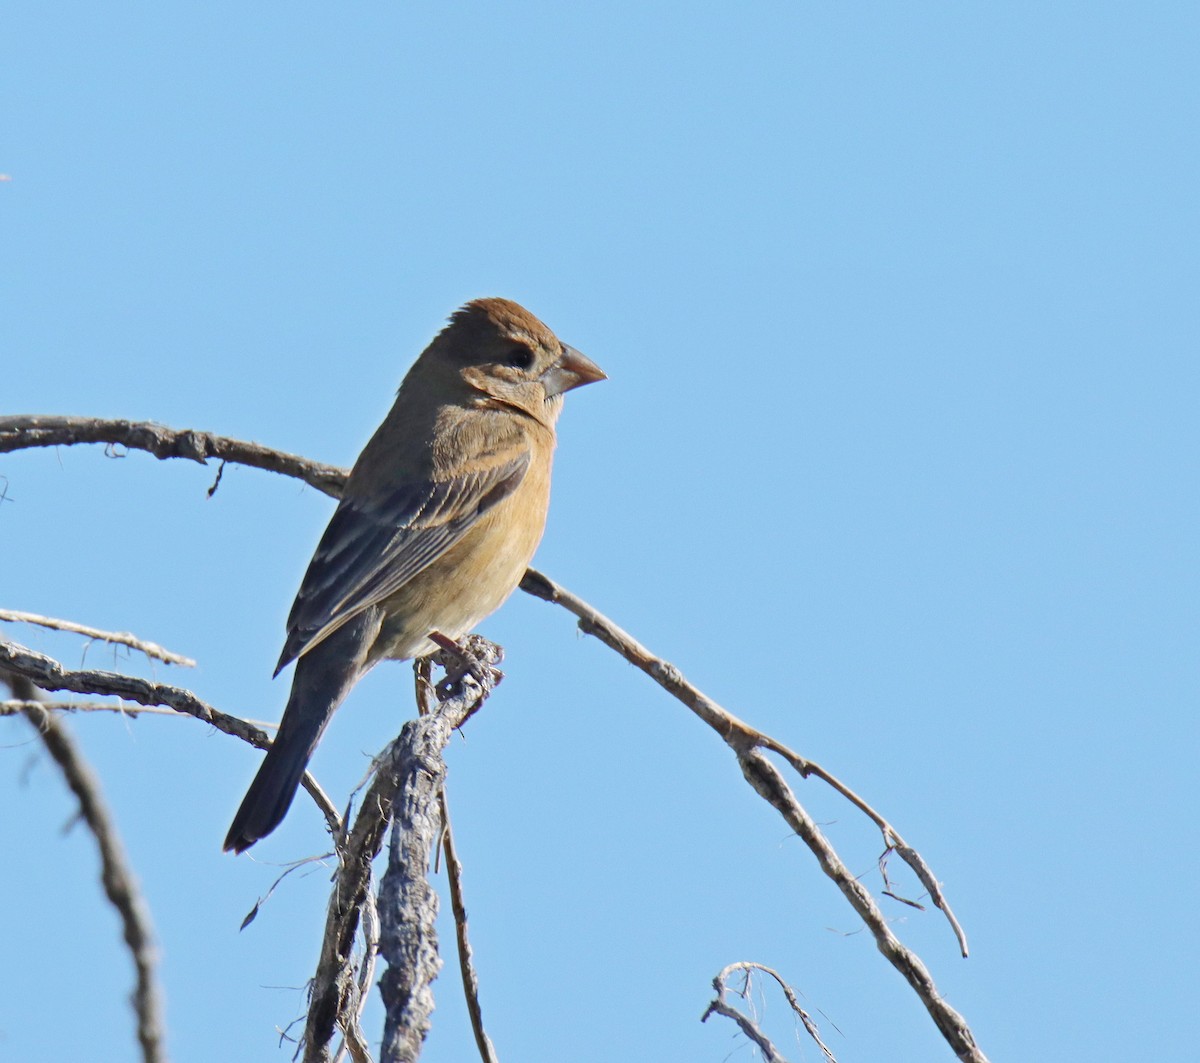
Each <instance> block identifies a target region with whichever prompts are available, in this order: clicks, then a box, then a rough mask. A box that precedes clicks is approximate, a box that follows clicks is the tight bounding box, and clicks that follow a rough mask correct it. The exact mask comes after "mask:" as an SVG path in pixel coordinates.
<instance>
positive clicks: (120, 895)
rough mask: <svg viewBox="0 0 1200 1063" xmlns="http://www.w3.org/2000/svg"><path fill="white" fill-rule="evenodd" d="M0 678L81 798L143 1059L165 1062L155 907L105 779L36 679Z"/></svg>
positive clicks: (7, 675)
mask: <svg viewBox="0 0 1200 1063" xmlns="http://www.w3.org/2000/svg"><path fill="white" fill-rule="evenodd" d="M0 679H3V680H4V681H5V682H6V683H7V685H8V686H9V687H10V688H11V690H12V692H13V695H14V697H16V698H17V699H19V700H20V701H22V702H24V703H25V704H26V706H27V708H26V709H25V710H24V711H25V718H26V719H27V720H28V721H29V723H30V725H31V726H32V727H33V728H34V730H36V731H37V733H38V736H39V737H40V738H41V740H42V744H43V745H44V746H45V747H46V751H47V752H48V753H49V754H50V756H51V757H52V758H53V760H54V762H55V764H57V765H58V768H59V771H61V772H62V775H63V779H64V780H65V781H66V783H67V786H68V787H69V788H70V790H71V792H72V793H73V794H74V795H75V799H76V800H77V801H78V802H79V815H80V817H81V818H82V819H83V821H84V822H85V823H86V824H87V825H88V828H89V829H90V830H91V832H92V836H93V837H94V838H95V839H96V847H97V849H98V850H99V853H100V881H101V883H102V884H103V886H104V893H105V895H106V896H107V897H108V900H109V903H111V904H112V906H113V908H115V909H116V911H117V915H118V916H119V917H120V919H121V927H122V932H123V936H124V938H125V944H126V945H127V946H128V947H129V953H130V955H131V956H132V957H133V966H134V969H135V971H136V972H137V986H136V988H135V989H134V992H133V997H132V1001H131V1002H132V1004H133V1008H134V1013H135V1014H136V1015H137V1036H138V1043H139V1044H140V1045H141V1049H142V1059H143V1061H144V1063H165V1061H166V1058H167V1054H166V1047H165V1045H164V1043H163V1007H162V992H161V990H160V988H159V985H158V974H157V967H158V950H157V949H156V948H155V947H154V930H153V927H152V926H151V923H150V910H149V908H148V907H147V906H146V902H145V900H144V899H143V897H142V894H141V891H140V890H139V889H138V886H137V881H136V880H135V878H134V876H133V871H132V870H131V869H130V867H129V862H128V860H127V859H126V856H125V847H124V845H122V844H121V838H120V835H119V833H118V832H117V825H116V823H115V822H114V821H113V818H112V816H111V815H110V813H109V811H108V806H107V805H106V804H105V801H104V797H103V794H102V793H101V790H100V780H99V779H98V778H97V777H96V773H95V772H94V771H92V769H91V766H90V765H89V764H88V763H87V761H86V760H84V758H83V755H82V754H81V753H80V752H79V750H78V748H77V747H76V745H75V740H74V739H73V738H72V737H71V733H70V732H69V731H68V730H67V729H66V728H65V727H64V726H63V725H62V724H61V723H60V722H59V721H58V720H56V719H55V718H54V715H53V714H52V713H49V712H47V711H46V710H45V709H44V708H42V707H41V706H40V705H38V704H37V689H36V688H35V687H34V685H33V683H32V681H30V680H29V679H28V678H27V677H25V676H23V675H19V674H12V673H11V672H9V671H7V670H6V669H0Z"/></svg>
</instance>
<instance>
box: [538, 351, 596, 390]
mask: <svg viewBox="0 0 1200 1063" xmlns="http://www.w3.org/2000/svg"><path fill="white" fill-rule="evenodd" d="M607 379H608V374H606V373H605V372H604V370H603V369H601V368H600V367H599V366H598V365H597V364H596V363H595V362H593V361H592V360H591V359H590V358H588V357H587V356H586V355H583V354H580V353H579V352H578V351H577V350H575V348H574V347H568V346H567V345H566V344H565V343H564V344H563V352H562V357H560V358H559V360H558V361H557V362H555V363H554V364H553V365H552V366H551V367H550V368H549V369H547V370H546V371H545V372H544V373H543V374H542V386H543V387H545V389H546V397H547V398H550V397H551V396H552V395H561V394H562V393H563V392H564V391H570V390H571V389H572V388H577V387H582V386H583V385H584V384H594V383H595V382H596V381H597V380H607Z"/></svg>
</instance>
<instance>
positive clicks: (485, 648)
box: [429, 631, 504, 701]
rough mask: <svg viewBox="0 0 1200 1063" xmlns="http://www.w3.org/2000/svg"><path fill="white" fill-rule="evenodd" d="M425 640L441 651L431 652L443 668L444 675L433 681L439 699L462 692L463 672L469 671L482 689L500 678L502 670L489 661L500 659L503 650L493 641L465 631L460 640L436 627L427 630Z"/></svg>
mask: <svg viewBox="0 0 1200 1063" xmlns="http://www.w3.org/2000/svg"><path fill="white" fill-rule="evenodd" d="M429 641H430V642H433V643H435V644H436V645H437V646H438V647H439V648H440V649H441V651H442V652H441V653H439V654H436V655H435V656H436V659H437V660H438V661H439V663H440V664H441V665H442V667H443V668H445V669H446V675H445V677H444V678H443V679H442V681H441V682H440V683H438V685H437V696H438V698H439V699H440V700H442V701H445V700H446V698H450V697H455V696H456V695H458V694H460V693H461V692H462V681H463V678H464V677H465V676H468V675H469V676H470V677H471V678H472V679H474V680H475V682H477V683H478V684H479V685H480V686H481V687H483V688H484V690H485V691H490V690H491V688H492V687H494V686H495V685H496V684H497V683H499V682H500V681H501V680H502V679H503V678H504V673H503V672H502V671H500V669H499V668H496V667H495V666H494V665H493V664H492V662H493V661H500V660H502V659H503V657H504V651H503V650H502V649H501V648H500V647H499V646H497V645H496V644H495V643H493V642H488V641H487V640H486V639H483V638H480V637H479V636H478V635H468V636H467V638H466V639H464V640H463V642H461V643H460V642H456V641H455V640H454V639H452V638H449V637H448V636H446V635H443V634H442V633H441V632H440V631H431V632H430V633H429Z"/></svg>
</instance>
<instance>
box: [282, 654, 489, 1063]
mask: <svg viewBox="0 0 1200 1063" xmlns="http://www.w3.org/2000/svg"><path fill="white" fill-rule="evenodd" d="M468 643H469V645H468V649H469V650H470V652H471V653H472V654H473V655H474V656H475V657H476V658H477V659H478V660H480V661H481V662H482V663H484V664H485V665H488V666H492V665H494V664H495V663H496V662H497V661H498V660H499V659H500V650H499V647H497V646H493V645H492V644H491V643H489V642H487V641H486V640H485V639H481V638H478V637H477V636H472V637H471V639H470V640H468ZM447 663H450V662H447ZM481 672H482V674H481V675H479V676H478V677H477V676H474V675H470V674H468V675H465V676H463V677H462V679H461V680H460V683H459V688H458V690H457V691H454V692H451V693H449V695H448V696H446V697H444V698H442V699H440V700H439V702H438V704H437V705H436V706H434V707H433V709H432V711H430V712H429V714H428V715H424V716H421V717H419V718H418V719H416V720H410V721H408V722H407V723H406V724H405V725H404V727H403V728H401V731H400V734H399V735H398V736H397V737H396V739H395V740H394V741H393V742H392V743H391V745H390V746H388V748H387V749H386V750H385V751H384V752H383V753H382V754H381V755H380V757H379V758H378V760H377V762H376V767H375V777H374V780H373V781H372V783H371V785H370V787H369V788H368V790H367V793H366V795H365V797H364V798H363V802H362V807H361V809H360V810H359V813H358V816H357V818H356V819H355V821H354V825H353V827H352V829H351V830H350V833H349V836H348V837H347V838H346V839H345V840H344V842H343V843H342V844H340V845H339V847H338V849H339V852H338V858H339V867H338V872H337V877H336V880H335V882H334V888H333V892H332V895H331V897H330V901H329V913H328V917H327V919H326V925H325V937H324V941H323V942H322V945H321V957H320V960H319V961H318V964H317V973H316V975H315V976H314V978H313V982H312V988H311V992H310V997H309V1011H308V1025H307V1029H306V1032H305V1044H304V1060H305V1063H326V1061H327V1060H329V1058H330V1052H329V1043H330V1041H331V1039H332V1038H333V1034H334V1028H335V1026H340V1027H342V1029H343V1030H346V1029H351V1030H352V1029H353V1024H354V1021H355V1019H354V1010H355V1003H356V1001H355V997H356V993H355V992H354V991H353V987H354V985H355V976H354V974H355V969H356V964H355V961H354V956H353V954H354V944H355V940H356V938H357V935H358V926H359V920H360V913H361V911H362V908H363V905H364V904H365V903H366V900H367V897H368V896H369V893H370V887H371V866H372V863H373V861H374V859H375V857H376V856H377V855H378V854H379V851H380V849H381V848H382V846H383V836H384V833H385V832H386V830H387V828H388V825H389V823H391V824H392V840H391V843H390V846H389V857H388V867H387V870H386V872H385V873H384V876H383V881H382V883H381V884H380V888H379V921H380V936H379V954H380V955H381V956H382V957H383V958H384V960H386V961H387V963H388V964H389V966H388V969H387V970H386V971H385V972H384V974H383V977H382V978H381V979H380V991H381V993H382V995H383V1000H384V1006H385V1008H386V1018H385V1024H384V1035H383V1045H382V1049H381V1056H380V1058H381V1061H382V1063H401V1061H409V1060H416V1059H417V1058H418V1056H419V1054H420V1050H421V1044H422V1043H423V1041H424V1039H425V1035H426V1033H427V1032H428V1029H429V1015H430V1013H431V1012H432V1010H433V994H432V991H431V989H430V986H431V984H432V982H433V980H434V978H436V977H437V973H438V970H439V969H440V967H441V959H440V958H439V956H438V949H437V934H436V931H435V926H434V923H435V920H436V917H437V907H438V906H437V894H436V893H435V892H434V890H433V888H432V887H431V886H430V885H429V880H428V875H429V859H430V853H431V852H432V850H433V848H434V846H435V845H436V843H437V841H438V838H439V836H440V828H441V819H440V816H439V814H438V807H437V795H438V791H439V790H440V789H441V785H442V780H443V778H444V777H445V772H446V765H445V761H444V760H443V758H442V751H443V750H444V749H445V747H446V743H447V742H449V740H450V735H451V733H452V732H453V730H454V728H456V727H458V726H459V725H460V724H462V722H463V721H464V720H465V719H466V718H467V717H468V716H470V715H471V714H472V713H473V712H475V711H476V710H477V709H478V708H479V706H480V704H482V702H483V700H484V699H486V698H487V696H488V695H489V694H490V693H491V691H492V688H493V686H494V682H495V679H494V676H493V675H492V674H491V673H490V672H489V671H488V669H487V668H484V669H481Z"/></svg>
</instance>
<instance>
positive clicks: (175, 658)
mask: <svg viewBox="0 0 1200 1063" xmlns="http://www.w3.org/2000/svg"><path fill="white" fill-rule="evenodd" d="M0 620H6V621H8V622H9V623H11V624H37V625H39V626H40V627H49V628H54V630H56V631H69V632H71V633H72V634H74V635H86V636H87V637H88V638H89V639H99V640H100V641H102V642H112V643H115V644H116V645H118V646H128V647H129V648H130V649H134V650H138V651H139V652H141V653H144V654H145V655H146V656H147V657H153V658H155V659H156V660H159V661H165V662H166V663H167V664H178V665H180V666H182V667H184V668H195V667H196V662H195V661H193V660H192V659H191V658H190V657H184V656H182V655H181V654H178V653H172V652H171V651H170V650H164V649H163V648H162V647H161V646H160V645H158V643H157V642H145V641H144V640H142V639H139V638H137V637H136V636H135V635H131V634H130V633H129V632H128V631H101V630H100V629H99V628H96V627H88V626H87V625H86V624H77V623H75V621H73V620H57V619H55V618H54V617H52V616H38V615H37V613H21V612H17V610H15V609H0Z"/></svg>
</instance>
